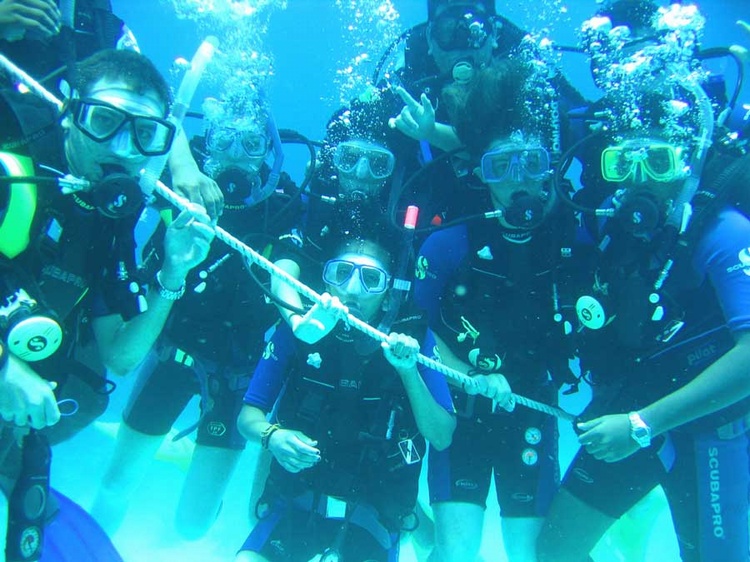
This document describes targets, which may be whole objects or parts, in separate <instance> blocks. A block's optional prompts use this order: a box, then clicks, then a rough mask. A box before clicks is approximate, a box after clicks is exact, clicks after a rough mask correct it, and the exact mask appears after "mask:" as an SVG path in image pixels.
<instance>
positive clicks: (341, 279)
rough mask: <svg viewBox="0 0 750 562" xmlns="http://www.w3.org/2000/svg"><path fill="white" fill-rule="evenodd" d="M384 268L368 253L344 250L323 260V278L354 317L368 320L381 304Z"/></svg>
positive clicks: (384, 288) (385, 281)
mask: <svg viewBox="0 0 750 562" xmlns="http://www.w3.org/2000/svg"><path fill="white" fill-rule="evenodd" d="M387 271H388V269H387V267H386V265H385V264H383V263H382V262H381V261H380V260H378V259H376V258H374V257H372V256H367V255H363V254H358V253H353V252H347V253H343V254H341V255H339V256H337V257H336V258H334V259H332V260H330V261H328V262H327V263H326V265H325V267H324V271H323V280H324V281H325V283H326V287H327V290H328V292H329V293H331V294H332V295H333V296H335V297H338V298H339V300H341V302H342V303H344V304H345V305H346V306H348V307H349V309H350V311H351V312H352V313H353V314H354V315H355V316H357V317H359V318H360V319H362V320H364V321H365V322H369V321H370V320H372V319H373V318H374V317H375V316H376V314H377V313H378V311H380V310H381V307H382V306H383V301H384V299H385V296H386V294H387V290H388V281H389V279H388V273H387Z"/></svg>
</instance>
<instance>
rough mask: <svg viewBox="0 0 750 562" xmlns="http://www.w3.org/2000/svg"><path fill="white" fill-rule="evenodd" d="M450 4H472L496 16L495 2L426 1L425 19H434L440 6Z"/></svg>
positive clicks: (466, 0)
mask: <svg viewBox="0 0 750 562" xmlns="http://www.w3.org/2000/svg"><path fill="white" fill-rule="evenodd" d="M450 4H473V5H474V6H477V7H481V8H484V13H485V14H489V15H491V16H494V15H497V12H496V11H495V0H427V19H428V20H431V19H432V18H433V17H435V12H436V11H437V9H438V8H439V7H441V6H445V5H450Z"/></svg>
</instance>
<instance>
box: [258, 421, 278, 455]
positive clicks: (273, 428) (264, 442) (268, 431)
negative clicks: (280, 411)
mask: <svg viewBox="0 0 750 562" xmlns="http://www.w3.org/2000/svg"><path fill="white" fill-rule="evenodd" d="M279 429H281V426H280V425H279V424H277V423H272V424H271V425H269V426H268V427H267V428H265V429H264V430H263V431H262V432H261V434H260V446H261V447H263V448H264V449H268V443H269V441H271V435H273V434H274V433H276V432H277V431H278V430H279Z"/></svg>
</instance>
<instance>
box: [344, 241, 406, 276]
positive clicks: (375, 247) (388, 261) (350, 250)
mask: <svg viewBox="0 0 750 562" xmlns="http://www.w3.org/2000/svg"><path fill="white" fill-rule="evenodd" d="M335 248H336V250H335V252H334V253H333V255H332V256H331V258H332V259H334V258H337V257H339V256H341V255H343V254H357V255H361V256H368V257H371V258H374V259H376V260H378V261H379V262H380V263H382V264H383V265H384V266H385V269H386V271H387V272H388V273H389V274H390V273H393V254H392V250H391V249H389V248H388V246H387V244H384V243H383V240H382V239H376V238H374V237H367V238H360V237H348V238H344V239H342V240H341V241H340V242H339V244H338V245H337V246H335Z"/></svg>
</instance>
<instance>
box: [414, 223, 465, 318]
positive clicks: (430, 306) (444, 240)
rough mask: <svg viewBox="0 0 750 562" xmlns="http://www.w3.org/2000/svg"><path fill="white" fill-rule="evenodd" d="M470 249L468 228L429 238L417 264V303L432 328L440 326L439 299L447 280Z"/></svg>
mask: <svg viewBox="0 0 750 562" xmlns="http://www.w3.org/2000/svg"><path fill="white" fill-rule="evenodd" d="M467 250H468V237H467V232H466V228H464V227H463V226H458V227H455V228H447V229H445V230H440V231H438V232H435V233H434V234H432V235H430V236H429V237H428V238H427V240H425V242H424V244H422V247H421V248H420V249H419V255H418V256H417V262H416V265H415V273H414V274H415V277H416V279H415V282H414V303H415V305H416V306H417V307H418V308H419V309H421V310H423V311H424V312H425V313H426V315H427V322H428V325H429V326H430V328H433V329H435V327H436V326H439V325H440V300H441V297H442V295H443V292H444V291H445V287H446V285H447V284H448V281H449V279H450V277H451V275H452V274H453V272H454V271H455V270H456V268H457V267H458V265H459V264H460V263H461V261H462V260H463V259H464V257H465V255H466V252H467Z"/></svg>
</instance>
